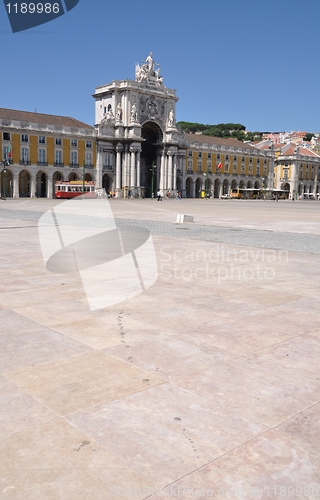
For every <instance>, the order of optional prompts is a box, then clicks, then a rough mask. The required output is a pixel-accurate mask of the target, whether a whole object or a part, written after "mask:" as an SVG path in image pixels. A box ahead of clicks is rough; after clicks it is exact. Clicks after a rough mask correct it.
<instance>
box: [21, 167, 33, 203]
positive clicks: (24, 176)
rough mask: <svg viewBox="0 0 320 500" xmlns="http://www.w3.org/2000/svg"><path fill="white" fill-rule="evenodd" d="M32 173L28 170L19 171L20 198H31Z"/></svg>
mask: <svg viewBox="0 0 320 500" xmlns="http://www.w3.org/2000/svg"><path fill="white" fill-rule="evenodd" d="M30 189H31V175H30V172H29V171H28V170H21V171H20V172H19V198H30Z"/></svg>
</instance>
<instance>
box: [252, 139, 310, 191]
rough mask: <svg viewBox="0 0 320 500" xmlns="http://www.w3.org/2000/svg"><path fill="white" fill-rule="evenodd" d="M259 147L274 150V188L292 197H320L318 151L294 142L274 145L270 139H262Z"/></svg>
mask: <svg viewBox="0 0 320 500" xmlns="http://www.w3.org/2000/svg"><path fill="white" fill-rule="evenodd" d="M257 147H258V148H259V149H261V150H268V151H273V152H274V165H275V168H274V180H273V188H274V189H276V190H278V191H281V192H283V193H285V194H286V196H288V197H290V198H292V197H295V198H297V197H299V196H302V195H303V196H305V197H307V198H318V197H319V192H320V155H319V154H318V153H317V152H316V151H313V150H312V149H311V148H308V147H304V146H302V145H301V146H299V145H297V144H294V143H292V142H289V143H287V144H276V145H274V144H273V142H272V141H270V140H266V141H262V142H261V143H260V144H257Z"/></svg>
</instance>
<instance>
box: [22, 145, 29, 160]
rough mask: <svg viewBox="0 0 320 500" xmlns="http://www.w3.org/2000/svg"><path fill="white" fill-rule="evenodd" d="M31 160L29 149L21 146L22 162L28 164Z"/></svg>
mask: <svg viewBox="0 0 320 500" xmlns="http://www.w3.org/2000/svg"><path fill="white" fill-rule="evenodd" d="M28 161H29V150H28V148H21V163H22V164H27V163H28Z"/></svg>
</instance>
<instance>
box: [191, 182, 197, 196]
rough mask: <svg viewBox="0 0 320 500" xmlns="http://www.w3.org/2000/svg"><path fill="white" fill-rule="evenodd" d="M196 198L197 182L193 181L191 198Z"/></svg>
mask: <svg viewBox="0 0 320 500" xmlns="http://www.w3.org/2000/svg"><path fill="white" fill-rule="evenodd" d="M195 197H196V181H195V180H194V179H192V180H191V198H195Z"/></svg>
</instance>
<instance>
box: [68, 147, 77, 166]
mask: <svg viewBox="0 0 320 500" xmlns="http://www.w3.org/2000/svg"><path fill="white" fill-rule="evenodd" d="M75 165H78V153H77V152H76V151H72V152H71V162H70V167H73V166H75Z"/></svg>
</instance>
